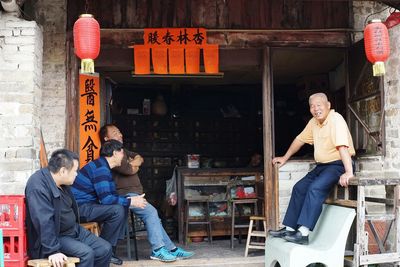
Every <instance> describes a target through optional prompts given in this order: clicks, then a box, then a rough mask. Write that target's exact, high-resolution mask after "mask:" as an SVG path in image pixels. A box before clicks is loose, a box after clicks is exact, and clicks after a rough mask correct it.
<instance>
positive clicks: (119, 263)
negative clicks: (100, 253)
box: [110, 255, 123, 265]
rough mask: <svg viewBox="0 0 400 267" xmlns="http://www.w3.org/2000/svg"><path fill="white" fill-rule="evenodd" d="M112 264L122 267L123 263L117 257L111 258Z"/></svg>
mask: <svg viewBox="0 0 400 267" xmlns="http://www.w3.org/2000/svg"><path fill="white" fill-rule="evenodd" d="M110 263H112V264H115V265H122V263H123V261H122V260H121V259H120V258H118V257H117V256H115V255H112V256H111V259H110Z"/></svg>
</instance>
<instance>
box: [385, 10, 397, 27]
mask: <svg viewBox="0 0 400 267" xmlns="http://www.w3.org/2000/svg"><path fill="white" fill-rule="evenodd" d="M399 23H400V12H391V13H390V16H389V17H387V19H386V21H385V22H384V23H383V24H385V25H386V28H388V29H390V28H393V27H394V26H396V25H398V24H399Z"/></svg>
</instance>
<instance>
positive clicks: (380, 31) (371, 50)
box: [364, 20, 390, 76]
mask: <svg viewBox="0 0 400 267" xmlns="http://www.w3.org/2000/svg"><path fill="white" fill-rule="evenodd" d="M364 45H365V54H366V55H367V58H368V60H369V61H370V62H371V63H372V64H373V74H374V76H382V75H384V74H385V64H384V62H385V61H386V60H387V59H388V57H389V54H390V46H389V33H388V30H387V28H386V26H385V24H383V23H382V22H381V21H380V20H372V21H371V22H370V23H369V24H368V25H367V27H365V30H364Z"/></svg>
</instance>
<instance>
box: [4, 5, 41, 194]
mask: <svg viewBox="0 0 400 267" xmlns="http://www.w3.org/2000/svg"><path fill="white" fill-rule="evenodd" d="M42 47H43V37H42V31H41V29H40V28H39V27H38V25H37V24H36V22H34V21H25V20H23V19H19V18H16V17H15V16H13V15H11V14H7V13H1V12H0V89H1V90H0V125H1V127H0V195H1V194H5V193H8V194H10V193H14V194H22V193H23V191H24V188H25V183H26V180H27V178H28V177H29V176H30V175H31V174H32V172H33V171H34V170H36V169H38V167H39V160H38V155H39V137H40V132H39V125H40V123H39V120H40V105H41V86H42Z"/></svg>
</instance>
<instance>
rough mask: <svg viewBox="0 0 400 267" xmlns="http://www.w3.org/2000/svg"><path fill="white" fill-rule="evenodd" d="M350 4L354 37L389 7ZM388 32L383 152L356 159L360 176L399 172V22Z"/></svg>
mask: <svg viewBox="0 0 400 267" xmlns="http://www.w3.org/2000/svg"><path fill="white" fill-rule="evenodd" d="M353 5H354V7H353V9H354V25H355V29H356V30H359V31H360V32H358V33H356V35H355V41H358V40H360V39H361V38H362V37H363V36H362V30H363V29H364V23H365V22H366V21H367V20H371V19H373V18H378V19H381V20H382V21H384V20H385V19H386V18H387V16H388V14H389V13H388V12H389V9H385V8H387V6H384V5H380V4H377V3H374V2H371V1H369V2H367V1H355V2H354V3H353ZM381 10H383V12H380V13H378V14H375V15H372V16H370V17H368V16H369V15H370V14H372V13H375V12H378V11H381ZM367 17H368V19H367ZM389 36H390V45H391V55H390V57H389V60H388V61H387V62H386V64H385V65H386V75H385V77H384V87H385V129H386V134H385V138H386V140H385V141H386V142H385V144H386V156H385V157H368V158H364V159H360V164H359V167H360V168H359V170H360V176H364V177H374V176H375V177H376V176H379V177H382V176H383V177H387V178H399V175H400V136H399V125H400V92H399V72H398V70H399V67H400V61H399V56H400V49H399V47H398V43H399V38H400V25H398V26H395V27H393V28H391V29H389Z"/></svg>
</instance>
